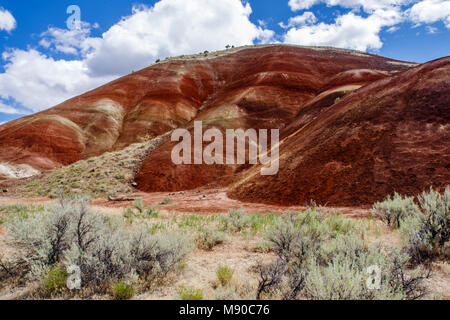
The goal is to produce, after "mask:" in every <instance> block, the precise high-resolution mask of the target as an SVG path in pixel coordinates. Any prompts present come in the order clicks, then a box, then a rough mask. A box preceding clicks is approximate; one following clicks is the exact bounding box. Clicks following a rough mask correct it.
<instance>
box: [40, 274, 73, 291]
mask: <svg viewBox="0 0 450 320" xmlns="http://www.w3.org/2000/svg"><path fill="white" fill-rule="evenodd" d="M68 277H69V275H68V274H67V272H66V271H65V270H61V269H60V268H52V269H50V270H49V271H48V272H47V273H46V274H45V275H44V278H43V280H42V286H43V288H44V290H45V291H46V292H47V293H55V292H56V291H59V290H61V289H63V288H66V286H67V279H68Z"/></svg>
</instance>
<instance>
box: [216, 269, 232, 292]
mask: <svg viewBox="0 0 450 320" xmlns="http://www.w3.org/2000/svg"><path fill="white" fill-rule="evenodd" d="M216 275H217V279H218V280H219V282H220V284H221V285H222V286H224V287H225V286H227V285H229V284H230V282H231V279H232V278H233V275H234V270H233V269H232V268H230V267H228V266H225V265H220V266H219V267H218V268H217V271H216Z"/></svg>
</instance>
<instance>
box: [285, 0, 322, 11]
mask: <svg viewBox="0 0 450 320" xmlns="http://www.w3.org/2000/svg"><path fill="white" fill-rule="evenodd" d="M319 2H320V0H289V3H288V5H289V7H290V8H291V10H292V11H298V10H304V9H309V8H311V7H312V6H314V5H315V4H318V3H319Z"/></svg>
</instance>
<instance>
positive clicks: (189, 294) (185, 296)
mask: <svg viewBox="0 0 450 320" xmlns="http://www.w3.org/2000/svg"><path fill="white" fill-rule="evenodd" d="M178 298H179V299H180V300H188V301H197V300H203V290H202V289H192V288H191V289H186V288H184V287H181V288H180V289H179V290H178Z"/></svg>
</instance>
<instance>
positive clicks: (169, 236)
mask: <svg viewBox="0 0 450 320" xmlns="http://www.w3.org/2000/svg"><path fill="white" fill-rule="evenodd" d="M446 192H447V193H444V194H439V193H437V192H435V191H430V192H425V193H423V194H422V195H421V196H420V197H419V201H418V203H419V205H418V207H419V210H421V211H423V214H422V213H421V214H420V215H409V216H408V218H405V219H401V220H400V224H399V225H400V230H399V231H397V230H396V229H391V232H393V233H396V234H397V236H398V235H400V233H402V234H403V235H404V239H405V245H406V247H405V248H400V247H397V246H396V245H394V246H391V245H390V244H387V245H386V246H384V244H383V243H381V244H377V245H373V244H371V243H370V241H368V238H369V237H374V232H375V230H378V229H379V225H380V224H378V225H377V221H376V220H374V218H371V219H369V220H366V219H363V220H360V219H348V218H346V217H345V216H343V215H341V214H339V213H338V212H335V211H333V210H331V209H326V208H321V207H318V206H316V205H312V206H310V207H309V209H307V210H306V211H304V212H288V213H285V214H283V215H276V214H267V213H266V214H247V213H246V212H245V211H243V210H231V211H229V212H228V213H227V214H222V215H196V214H182V215H173V214H172V213H168V210H167V208H164V209H162V210H164V211H163V212H162V213H161V214H160V212H159V208H158V207H157V206H149V207H145V205H144V203H143V201H142V199H137V200H136V201H134V202H133V206H131V207H128V208H126V209H125V210H124V211H123V216H120V215H119V216H114V215H113V216H111V217H107V216H104V215H101V214H98V213H95V212H93V211H92V210H91V209H90V207H89V206H88V203H89V201H88V200H87V199H86V198H83V197H75V198H67V197H66V196H63V197H62V199H60V200H57V201H55V203H53V205H50V206H48V205H47V206H31V205H10V206H1V207H0V218H2V219H3V220H4V221H6V228H7V230H8V232H9V234H10V236H11V245H12V247H14V248H15V250H16V254H15V255H13V256H9V257H8V259H5V257H2V258H1V259H0V277H2V279H6V280H8V281H14V283H15V284H16V283H22V285H27V284H29V283H36V284H39V286H35V288H37V289H33V290H35V291H33V293H32V294H33V296H34V297H43V298H60V297H64V298H67V297H73V296H74V295H75V296H76V297H84V298H90V297H96V298H97V297H112V298H114V299H131V298H132V297H133V296H134V294H135V293H136V294H137V295H139V296H138V298H139V299H141V298H142V296H141V295H142V294H144V295H145V294H147V292H149V291H148V290H150V292H153V290H154V289H155V288H156V287H157V286H161V285H166V284H167V285H170V286H173V287H172V288H179V289H174V290H175V291H172V292H176V296H177V298H179V299H183V300H198V299H204V298H205V294H206V295H207V297H206V298H207V299H210V298H212V299H224V300H238V299H254V298H257V299H286V300H294V299H314V300H316V299H319V300H320V299H363V300H366V299H367V300H371V299H421V298H423V297H425V295H426V294H428V291H427V289H428V290H429V289H432V288H430V287H429V285H428V283H429V282H428V281H424V280H425V279H427V278H428V277H429V276H430V273H429V271H428V269H427V268H428V266H429V263H430V262H431V261H432V258H431V257H438V256H439V257H443V258H445V250H444V248H445V245H446V244H448V197H449V194H450V192H449V191H446ZM117 212H118V213H120V211H117ZM442 226H444V227H442ZM445 226H447V227H445ZM381 227H383V226H381ZM3 228H4V226H3ZM368 232H370V234H367V233H368ZM417 234H419V235H420V236H421V237H422V238H420V240H421V241H423V242H424V243H426V244H430V245H428V246H427V247H426V248H427V250H426V251H425V253H426V255H423V252H422V251H420V255H418V253H417V250H415V248H418V247H419V246H413V244H415V242H412V240H413V239H416V238H414V235H416V236H417ZM187 235H192V236H187ZM380 236H384V235H383V234H380ZM399 240H400V237H399ZM225 241H226V242H225ZM224 242H225V245H223V246H220V247H217V246H219V245H221V244H223V243H224ZM194 243H195V244H196V246H197V248H199V249H202V250H205V251H211V252H208V253H206V252H202V251H196V253H195V255H194V256H193V257H194V259H193V260H191V259H189V260H185V259H184V258H185V257H186V256H187V254H188V253H189V252H190V251H191V250H192V249H193V244H194ZM431 244H434V245H431ZM380 245H383V246H380ZM236 246H238V247H236ZM236 248H239V249H238V250H237V251H241V252H242V254H243V255H244V256H245V257H247V256H253V258H252V259H254V260H253V261H254V262H253V265H250V266H249V267H248V268H247V267H245V269H244V270H243V269H242V266H241V265H240V264H239V263H238V264H236V262H237V260H235V261H230V260H229V259H228V254H229V251H230V250H235V249H236ZM420 248H422V247H420ZM437 248H439V250H438V249H437ZM224 254H226V255H227V259H226V261H227V263H231V264H232V265H233V268H231V267H230V266H229V265H222V264H220V265H219V266H217V264H216V263H217V260H215V261H214V265H212V262H211V261H209V262H207V259H206V260H204V259H205V257H206V256H208V255H211V256H212V257H223V256H224ZM239 254H241V253H239ZM198 256H200V257H202V258H201V259H200V260H201V265H202V267H201V268H203V271H202V272H203V273H202V274H210V277H211V278H210V280H209V281H208V282H207V283H208V284H209V285H210V286H211V287H210V288H208V287H207V286H208V284H206V283H205V282H203V283H192V282H191V279H192V278H190V279H189V281H184V276H185V275H186V274H190V273H192V268H197V267H199V266H198V265H194V266H193V265H191V264H192V263H197V264H198V263H200V260H198V261H197V259H198ZM256 257H259V258H256ZM425 257H426V258H425ZM260 258H262V259H261V260H260ZM215 259H217V258H215ZM219 259H220V258H219ZM245 259H246V258H245ZM185 261H186V262H185ZM218 261H219V263H221V262H222V263H223V262H225V260H224V261H221V260H218ZM258 261H264V263H263V262H260V263H259V264H258ZM411 262H414V264H411ZM424 262H425V263H426V265H425V266H420V265H419V266H418V267H417V266H415V265H416V264H421V263H424ZM73 265H76V266H78V267H79V268H80V269H81V284H82V287H81V290H68V289H67V286H66V282H67V276H68V274H67V272H68V271H66V270H68V269H67V268H68V267H70V266H73ZM208 265H209V266H208ZM373 266H376V267H378V268H379V269H380V270H381V278H380V289H379V290H372V289H369V288H368V285H367V281H368V279H369V277H370V276H371V275H373V274H374V273H371V274H369V273H368V268H369V267H373ZM186 268H188V270H189V271H188V273H186V274H184V273H183V276H181V273H180V272H182V271H181V270H185V269H186ZM206 268H209V269H206ZM195 270H197V269H195ZM372 272H373V271H372ZM213 275H214V276H213ZM243 277H245V278H243ZM247 277H248V278H247ZM22 279H23V280H22ZM242 280H245V281H242ZM247 280H248V281H247ZM255 280H256V283H255ZM372 280H373V283H376V281H375V279H372ZM8 283H13V282H8ZM180 285H186V287H181V288H180ZM188 285H190V286H193V287H188ZM36 290H37V291H36ZM171 295H172V297H173V295H175V293H172V294H171ZM427 297H428V296H427Z"/></svg>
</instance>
